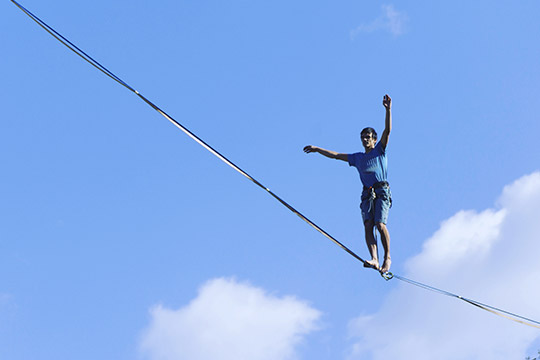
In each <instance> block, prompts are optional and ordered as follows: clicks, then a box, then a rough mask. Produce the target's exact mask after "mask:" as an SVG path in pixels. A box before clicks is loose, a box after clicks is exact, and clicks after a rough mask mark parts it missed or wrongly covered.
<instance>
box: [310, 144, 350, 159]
mask: <svg viewBox="0 0 540 360" xmlns="http://www.w3.org/2000/svg"><path fill="white" fill-rule="evenodd" d="M304 152H305V153H308V154H309V153H312V152H317V153H319V154H321V155H324V156H326V157H327V158H330V159H338V160H342V161H349V157H348V156H347V154H342V153H337V152H335V151H330V150H326V149H323V148H320V147H317V146H312V145H308V146H306V147H305V148H304Z"/></svg>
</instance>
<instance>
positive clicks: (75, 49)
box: [11, 0, 540, 329]
mask: <svg viewBox="0 0 540 360" xmlns="http://www.w3.org/2000/svg"><path fill="white" fill-rule="evenodd" d="M11 2H12V3H14V4H15V5H16V6H17V7H18V8H19V9H20V10H22V11H23V12H24V13H25V14H26V15H28V16H29V17H30V18H31V19H32V20H34V21H35V22H36V23H37V24H38V25H39V26H41V27H42V28H43V29H44V30H45V31H47V32H48V33H49V34H50V35H52V36H53V37H54V38H55V39H56V40H58V41H59V42H61V43H62V44H63V45H65V46H66V47H67V48H68V49H70V50H71V51H73V52H74V53H75V54H77V55H78V56H80V57H81V58H83V59H84V60H85V61H86V62H88V63H89V64H90V65H92V66H93V67H95V68H96V69H98V70H99V71H101V72H102V73H104V74H105V75H107V76H108V77H110V78H111V79H113V80H114V81H116V82H117V83H119V84H120V85H122V86H124V87H125V88H127V89H128V90H130V91H131V92H133V93H135V94H136V95H137V96H138V97H139V98H141V99H142V100H143V101H144V102H145V103H147V104H148V105H149V106H150V107H152V108H153V109H154V110H156V111H157V112H158V113H160V114H161V115H162V116H163V117H165V118H166V119H167V120H169V121H170V122H171V123H172V124H173V125H174V126H176V127H177V128H179V129H180V130H182V131H183V132H184V133H185V134H186V135H188V136H189V137H190V138H192V139H193V140H195V141H196V142H197V143H199V144H200V145H201V146H203V147H204V148H205V149H206V150H208V151H209V152H211V153H212V154H214V155H215V156H216V157H218V158H219V159H220V160H222V161H223V162H224V163H226V164H227V165H229V166H230V167H232V168H233V169H234V170H236V171H238V172H239V173H240V174H242V175H244V176H245V177H246V178H248V179H249V180H251V181H252V182H253V183H254V184H255V185H257V186H259V187H260V188H262V189H263V190H265V191H266V192H267V193H268V194H270V195H271V196H272V197H273V198H274V199H276V200H277V201H279V202H280V203H281V204H282V205H283V206H285V207H286V208H287V209H289V210H290V211H291V212H293V213H294V214H295V215H297V216H298V217H300V218H301V219H302V220H303V221H305V222H306V223H308V224H309V225H310V226H312V227H313V228H314V229H315V230H317V231H318V232H320V233H321V234H322V235H324V236H325V237H327V238H328V239H330V240H332V241H333V242H334V243H335V244H337V245H338V246H339V247H341V248H342V249H343V250H345V251H346V252H347V253H349V254H350V255H351V256H352V257H354V258H355V259H357V260H359V261H361V262H362V263H363V264H364V265H369V264H367V262H366V261H365V260H364V259H362V258H361V257H360V256H358V255H357V254H355V253H354V252H353V251H352V250H350V249H349V248H347V247H346V246H345V245H343V244H342V243H341V242H339V241H338V240H337V239H335V238H334V237H333V236H331V235H330V234H329V233H327V232H326V231H325V230H324V229H322V228H321V227H319V226H318V225H317V224H315V223H314V222H313V221H311V220H310V219H308V218H307V217H306V216H304V215H303V214H302V213H300V212H299V211H298V210H296V209H295V208H294V207H292V206H291V205H289V204H288V203H287V202H286V201H285V200H283V199H281V198H280V197H279V196H277V195H276V194H275V193H273V192H272V191H271V190H270V189H268V188H267V187H266V186H264V185H263V184H261V183H260V182H259V181H257V180H256V179H255V178H253V177H252V176H251V175H249V174H248V173H247V172H245V171H244V170H242V169H241V168H240V167H238V166H237V165H236V164H234V163H233V162H232V161H230V160H229V159H227V158H226V157H225V156H223V155H222V154H221V153H219V152H218V151H217V150H215V149H214V148H213V147H211V146H210V145H209V144H207V143H206V142H205V141H204V140H202V139H201V138H199V137H198V136H197V135H195V134H194V133H192V132H191V131H189V130H188V129H187V128H186V127H184V126H183V125H182V124H180V123H179V122H178V121H176V120H175V119H173V118H172V117H171V116H169V115H168V114H167V113H165V112H164V111H163V110H161V109H160V108H159V107H158V106H157V105H155V104H154V103H152V102H151V101H150V100H148V99H147V98H146V97H144V96H143V95H142V94H141V93H139V92H138V91H137V90H135V89H134V88H132V87H131V86H129V85H128V84H127V83H126V82H124V81H123V80H122V79H120V78H119V77H118V76H116V75H115V74H113V73H112V72H111V71H109V70H108V69H107V68H106V67H104V66H103V65H101V64H100V63H99V62H98V61H96V60H94V59H93V58H92V57H91V56H90V55H88V54H86V53H85V52H84V51H83V50H81V49H79V48H78V47H77V46H76V45H75V44H73V43H72V42H71V41H69V40H68V39H66V38H65V37H64V36H62V35H61V34H60V33H58V32H57V31H56V30H54V29H53V28H52V27H50V26H49V25H47V24H46V23H45V22H43V21H42V20H41V19H40V18H38V17H37V16H36V15H34V14H32V13H31V12H30V11H29V10H27V9H26V8H25V7H23V6H22V5H21V4H19V3H18V2H17V1H15V0H11ZM368 267H371V266H368ZM381 275H382V277H383V278H384V279H385V280H390V279H393V278H396V279H399V280H401V281H404V282H407V283H409V284H412V285H415V286H418V287H421V288H424V289H427V290H431V291H435V292H437V293H440V294H443V295H447V296H452V297H455V298H457V299H460V300H463V301H465V302H467V303H469V304H471V305H474V306H476V307H478V308H480V309H483V310H486V311H489V312H491V313H493V314H495V315H498V316H502V317H505V318H507V319H510V320H512V321H515V322H518V323H521V324H524V325H528V326H532V327H536V328H539V329H540V322H538V321H535V320H531V319H528V318H525V317H523V316H520V315H516V314H513V313H510V312H508V311H505V310H501V309H498V308H495V307H493V306H490V305H486V304H482V303H480V302H478V301H475V300H471V299H467V298H464V297H461V296H459V295H455V294H452V293H450V292H447V291H444V290H440V289H437V288H435V287H432V286H429V285H425V284H422V283H420V282H417V281H414V280H410V279H407V278H405V277H402V276H399V275H396V274H393V273H391V272H386V273H381Z"/></svg>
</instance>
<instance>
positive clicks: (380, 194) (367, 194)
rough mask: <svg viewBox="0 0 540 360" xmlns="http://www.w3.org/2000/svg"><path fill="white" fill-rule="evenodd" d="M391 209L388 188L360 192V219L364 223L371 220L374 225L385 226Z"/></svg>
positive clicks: (390, 197) (390, 194) (390, 196)
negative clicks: (380, 224)
mask: <svg viewBox="0 0 540 360" xmlns="http://www.w3.org/2000/svg"><path fill="white" fill-rule="evenodd" d="M391 207H392V193H391V192H390V187H388V186H383V187H380V188H378V189H364V191H362V203H361V204H360V209H361V210H362V219H363V220H364V223H365V222H366V221H368V220H372V221H373V222H374V223H375V224H376V223H383V224H386V221H387V220H388V211H389V210H390V208H391Z"/></svg>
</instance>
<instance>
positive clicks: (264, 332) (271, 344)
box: [141, 278, 321, 360]
mask: <svg viewBox="0 0 540 360" xmlns="http://www.w3.org/2000/svg"><path fill="white" fill-rule="evenodd" d="M150 313H151V323H150V325H149V327H148V329H147V330H146V331H145V334H144V336H143V339H142V342H141V348H142V350H143V352H144V353H145V354H146V355H147V356H148V358H149V359H152V360H172V359H182V360H238V359H250V360H285V359H291V358H294V355H295V347H296V346H297V345H298V344H299V343H300V342H301V340H302V339H303V337H304V336H306V335H307V334H309V333H310V332H312V331H314V330H316V329H317V321H318V319H319V317H320V315H321V314H320V312H319V311H317V310H315V309H313V308H311V307H310V306H309V305H308V304H306V303H305V302H303V301H300V300H298V299H296V298H294V297H291V296H286V297H281V298H279V297H276V296H273V295H269V294H267V293H266V292H265V291H264V290H263V289H260V288H256V287H253V286H251V285H249V284H246V283H239V282H237V281H235V280H233V279H224V278H219V279H214V280H211V281H209V282H207V283H206V284H205V285H204V286H202V287H201V289H200V290H199V294H198V296H197V297H196V298H195V299H194V300H193V301H191V303H190V304H188V305H187V306H185V307H183V308H180V309H177V310H174V309H167V308H165V307H163V306H162V305H158V306H155V307H154V308H152V309H151V311H150Z"/></svg>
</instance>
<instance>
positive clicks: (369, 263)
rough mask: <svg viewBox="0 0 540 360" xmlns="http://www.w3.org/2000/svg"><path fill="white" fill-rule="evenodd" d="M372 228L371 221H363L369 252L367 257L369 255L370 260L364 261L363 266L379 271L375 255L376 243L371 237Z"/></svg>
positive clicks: (376, 255)
mask: <svg viewBox="0 0 540 360" xmlns="http://www.w3.org/2000/svg"><path fill="white" fill-rule="evenodd" d="M373 226H374V224H373V220H366V221H364V231H365V236H366V244H367V247H368V250H369V255H371V260H369V261H366V263H365V264H364V266H365V267H372V268H374V269H377V270H379V255H378V254H377V241H376V240H375V236H374V235H373Z"/></svg>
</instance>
